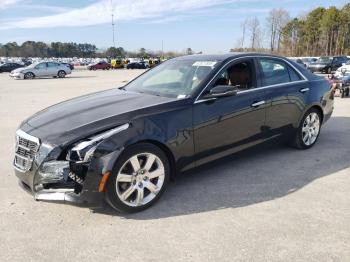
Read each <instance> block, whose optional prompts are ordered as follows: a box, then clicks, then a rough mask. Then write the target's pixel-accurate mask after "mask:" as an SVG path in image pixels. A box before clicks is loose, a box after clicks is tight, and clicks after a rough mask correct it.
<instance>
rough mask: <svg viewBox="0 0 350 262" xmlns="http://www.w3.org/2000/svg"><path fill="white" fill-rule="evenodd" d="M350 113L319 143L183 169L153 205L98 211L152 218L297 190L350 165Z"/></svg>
mask: <svg viewBox="0 0 350 262" xmlns="http://www.w3.org/2000/svg"><path fill="white" fill-rule="evenodd" d="M349 132H350V118H346V117H334V118H331V119H330V120H329V122H328V123H326V125H325V126H324V127H323V130H322V133H321V135H320V138H319V141H318V143H317V144H316V145H315V146H314V147H313V148H311V149H309V150H297V149H294V148H290V147H287V146H284V145H281V143H277V142H269V143H265V144H262V145H260V146H257V147H254V148H251V149H248V150H245V151H242V152H240V153H236V154H234V155H231V156H229V157H225V158H223V159H220V160H217V161H214V162H212V163H209V164H206V165H204V166H201V167H199V168H196V169H193V170H191V171H189V172H186V173H183V174H181V175H180V176H179V177H178V178H177V179H176V181H175V182H173V183H170V184H169V187H168V189H167V192H165V194H164V195H163V196H162V197H161V199H160V201H159V202H158V203H157V204H156V205H154V206H153V207H151V208H149V209H147V210H145V211H142V212H140V213H136V214H119V213H117V212H116V211H114V210H113V209H112V208H110V207H109V206H108V205H107V204H106V205H104V206H103V207H100V208H95V209H93V212H96V213H102V214H108V215H118V216H122V217H124V218H126V219H136V220H147V219H159V218H167V217H173V216H182V215H189V214H195V213H201V212H208V211H214V210H219V209H226V208H237V207H244V206H249V205H252V204H257V203H261V202H265V201H270V200H273V199H276V198H281V197H285V196H287V195H289V194H292V193H294V192H296V191H298V190H299V189H301V188H303V187H304V186H306V185H308V184H309V183H311V182H312V181H314V180H316V179H319V178H322V177H324V176H328V175H332V174H334V173H335V172H337V171H340V170H343V169H345V168H348V167H349V166H350V159H349V158H348V157H344V156H349V153H350V139H344V138H346V137H348V136H349Z"/></svg>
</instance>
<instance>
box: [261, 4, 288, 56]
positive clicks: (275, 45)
mask: <svg viewBox="0 0 350 262" xmlns="http://www.w3.org/2000/svg"><path fill="white" fill-rule="evenodd" d="M266 20H267V26H268V29H269V34H270V50H271V52H274V51H275V50H276V49H277V51H278V52H279V50H280V43H281V36H282V34H281V32H282V28H283V27H284V26H285V25H286V24H287V23H288V21H289V20H290V18H289V14H288V13H287V12H286V11H285V10H283V9H281V8H280V9H275V8H274V9H272V10H271V11H270V12H269V15H268V17H267V18H266Z"/></svg>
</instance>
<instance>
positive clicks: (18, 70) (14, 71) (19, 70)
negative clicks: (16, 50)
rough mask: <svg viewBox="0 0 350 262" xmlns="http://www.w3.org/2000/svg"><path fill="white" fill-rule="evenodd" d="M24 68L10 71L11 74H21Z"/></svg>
mask: <svg viewBox="0 0 350 262" xmlns="http://www.w3.org/2000/svg"><path fill="white" fill-rule="evenodd" d="M25 68H26V67H19V68H17V69H14V70H12V71H11V72H13V73H19V72H22V71H23V70H24V69H25Z"/></svg>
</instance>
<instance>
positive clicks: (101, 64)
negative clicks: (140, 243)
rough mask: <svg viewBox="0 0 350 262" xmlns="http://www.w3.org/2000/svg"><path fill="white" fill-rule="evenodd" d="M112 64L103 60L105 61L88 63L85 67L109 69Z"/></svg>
mask: <svg viewBox="0 0 350 262" xmlns="http://www.w3.org/2000/svg"><path fill="white" fill-rule="evenodd" d="M111 68H112V66H111V64H109V63H107V62H105V61H101V62H98V63H95V64H90V65H88V67H87V69H89V70H99V69H101V70H109V69H111Z"/></svg>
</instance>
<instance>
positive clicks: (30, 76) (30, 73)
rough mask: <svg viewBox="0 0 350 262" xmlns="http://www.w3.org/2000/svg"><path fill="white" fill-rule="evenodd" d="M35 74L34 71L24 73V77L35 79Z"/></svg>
mask: <svg viewBox="0 0 350 262" xmlns="http://www.w3.org/2000/svg"><path fill="white" fill-rule="evenodd" d="M34 77H35V76H34V74H33V73H32V72H28V73H25V74H24V79H33V78H34Z"/></svg>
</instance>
